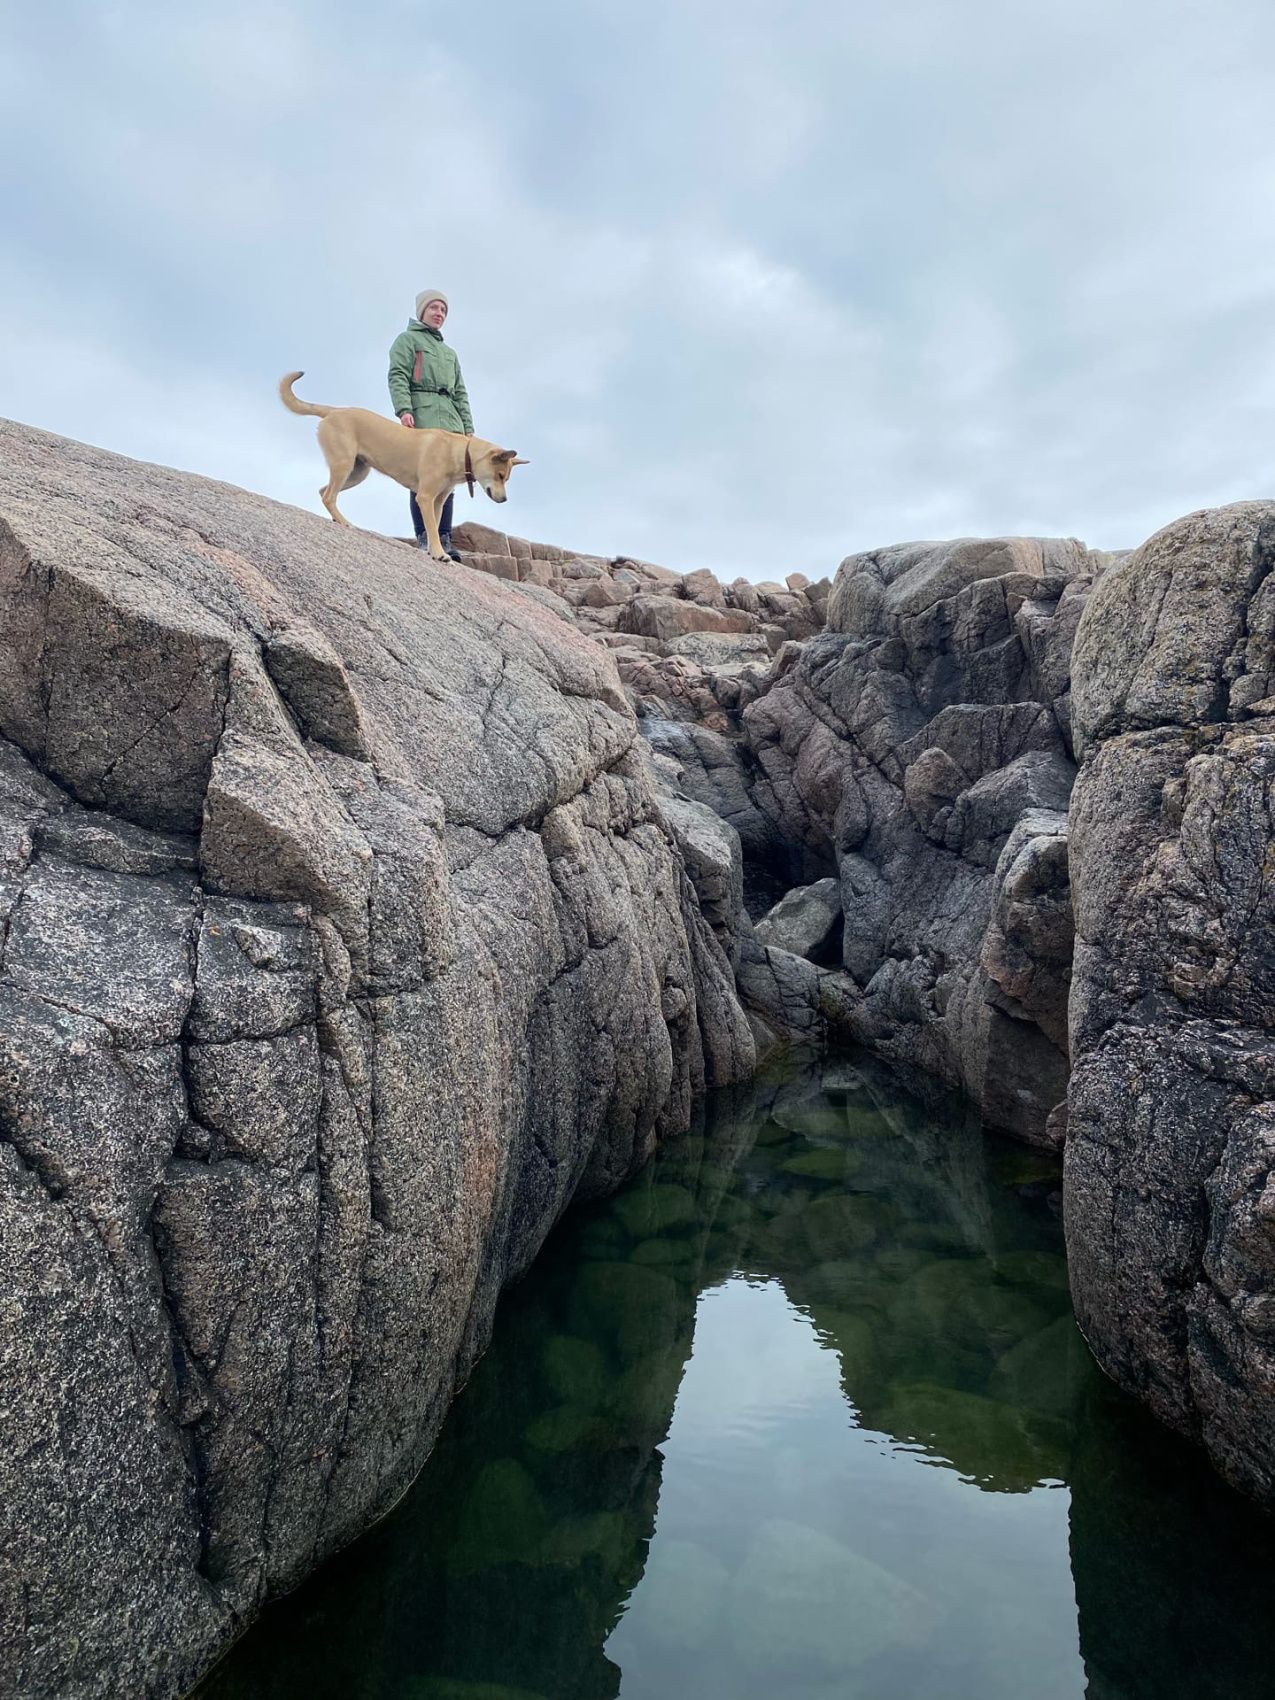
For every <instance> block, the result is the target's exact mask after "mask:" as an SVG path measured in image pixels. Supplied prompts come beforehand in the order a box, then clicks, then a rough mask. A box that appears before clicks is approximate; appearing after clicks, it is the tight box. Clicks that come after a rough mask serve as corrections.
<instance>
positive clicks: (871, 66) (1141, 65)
mask: <svg viewBox="0 0 1275 1700" xmlns="http://www.w3.org/2000/svg"><path fill="white" fill-rule="evenodd" d="M0 23H2V25H3V38H2V39H3V48H0V180H2V181H3V184H4V188H3V205H2V206H0V214H2V215H3V222H2V224H0V229H2V230H3V243H2V245H0V324H2V325H3V339H2V341H0V412H3V413H5V414H8V415H10V416H12V417H14V418H18V419H23V420H26V421H29V422H31V423H33V424H38V425H42V426H45V427H47V428H49V429H52V430H56V431H62V432H65V433H67V434H69V435H73V436H76V437H81V438H84V439H86V440H88V441H90V442H93V443H99V444H103V445H105V446H106V447H109V448H112V449H117V450H120V451H121V452H123V453H126V454H131V455H136V456H139V457H142V458H144V459H150V460H159V461H165V462H168V463H170V464H173V465H177V466H181V467H186V468H190V469H192V470H196V471H199V472H203V473H207V474H209V475H211V476H213V477H218V478H226V479H230V480H232V481H233V482H235V483H238V484H243V485H246V486H248V487H250V488H252V489H255V490H260V491H263V492H265V493H267V494H269V495H271V496H275V497H278V498H279V499H281V500H283V501H289V502H297V503H300V504H302V505H303V506H305V507H308V508H311V509H314V510H315V511H317V512H321V511H322V510H321V508H320V507H319V502H318V497H317V493H316V492H317V488H318V485H319V484H320V482H321V481H322V467H321V462H320V458H319V454H318V449H317V447H316V445H315V443H314V441H313V426H312V424H311V422H310V421H308V420H301V419H297V418H294V417H292V416H291V415H289V414H287V413H285V412H284V410H283V409H282V407H281V406H280V405H279V402H278V400H277V397H276V394H275V385H276V383H277V380H278V377H279V375H280V374H281V373H282V372H284V371H286V370H288V369H290V368H295V367H303V368H304V369H305V372H306V377H305V380H304V382H303V383H301V384H300V385H298V389H299V392H300V393H301V394H302V395H304V396H307V397H309V398H312V399H314V400H319V401H327V402H333V403H357V404H359V405H362V406H367V407H374V408H378V409H382V410H386V411H388V407H389V402H388V398H387V393H386V389H385V369H386V358H385V357H386V351H387V350H388V347H389V344H390V342H391V340H392V339H393V337H394V335H395V334H396V333H397V332H398V331H399V330H401V329H402V328H403V327H404V325H405V324H406V322H407V319H408V317H409V316H410V313H411V310H412V302H413V298H414V296H415V293H416V291H417V290H418V289H419V288H422V287H433V288H440V289H443V290H445V291H446V292H447V293H448V295H449V296H450V298H451V303H452V312H451V318H450V320H449V323H448V328H447V333H446V334H447V338H448V340H449V341H450V342H451V343H452V344H453V345H454V346H455V348H456V349H457V351H458V352H459V354H460V357H461V361H462V364H463V367H464V372H465V377H466V380H467V383H468V386H469V391H470V395H471V398H472V401H473V406H474V417H475V424H476V429H477V430H478V432H479V433H480V434H482V435H485V436H490V437H492V438H495V439H496V440H497V441H500V442H503V443H505V444H507V445H509V446H512V447H514V448H516V449H517V450H518V451H519V452H520V453H521V454H523V455H526V456H528V457H529V458H530V461H531V464H530V465H529V466H528V467H526V468H524V469H520V470H519V471H518V473H517V474H516V475H515V477H514V481H513V484H512V486H511V490H512V495H511V500H510V503H509V505H508V507H506V508H505V509H504V510H503V511H502V512H497V510H496V509H495V508H493V507H492V506H491V505H490V504H489V503H488V502H487V501H486V500H485V499H484V498H483V497H481V496H480V497H479V498H478V499H477V500H476V501H475V502H473V503H472V504H471V503H470V501H469V498H468V497H467V496H466V495H465V494H464V492H463V491H462V492H461V494H460V496H459V497H458V517H461V518H463V517H466V516H468V515H470V514H472V515H473V517H475V518H479V519H482V520H485V521H488V522H501V523H503V524H506V525H507V526H508V528H509V529H511V530H514V531H517V532H520V533H522V534H524V535H528V536H532V537H539V538H543V539H548V540H551V541H556V542H561V543H565V544H567V545H570V546H572V547H575V548H578V549H582V550H588V551H593V552H598V553H607V554H611V553H619V552H624V553H629V554H635V555H639V556H643V557H645V558H647V559H651V560H657V561H663V562H665V563H667V564H668V565H671V566H675V567H678V568H682V569H689V568H692V567H697V566H710V567H712V568H713V569H714V570H715V571H716V572H718V573H719V574H721V575H723V576H724V577H727V578H730V577H733V576H735V574H736V573H739V572H743V573H745V574H747V575H748V576H749V577H752V578H755V579H756V578H766V577H772V576H776V575H778V574H782V573H785V572H788V571H791V570H792V569H794V568H797V569H800V570H803V571H805V572H807V573H810V574H812V575H817V574H820V573H823V572H827V571H830V570H831V569H832V568H833V567H834V566H835V564H836V562H837V561H838V560H839V559H840V558H841V557H842V556H843V555H845V554H846V553H847V552H849V551H850V550H852V549H857V548H866V547H870V546H873V545H876V544H882V543H890V542H896V541H901V540H904V539H908V538H914V537H944V536H956V535H964V534H980V533H981V534H992V533H1002V532H1034V533H1064V534H1071V535H1076V536H1080V537H1083V538H1084V539H1085V540H1086V541H1088V542H1089V543H1091V544H1094V545H1097V546H1101V547H1108V548H1115V547H1121V546H1124V545H1129V544H1133V543H1137V542H1139V541H1141V539H1142V538H1144V537H1145V536H1147V535H1148V534H1149V533H1150V532H1151V531H1153V530H1155V529H1157V528H1158V527H1159V526H1161V525H1163V524H1165V523H1167V522H1168V521H1169V520H1171V519H1173V518H1175V517H1177V516H1178V515H1179V514H1181V513H1183V512H1186V511H1187V510H1189V509H1191V508H1194V507H1200V506H1203V505H1207V504H1213V503H1218V502H1225V501H1229V500H1233V499H1235V498H1237V497H1244V496H1258V495H1263V496H1270V495H1275V122H1273V121H1272V113H1273V112H1275V5H1272V4H1271V0H1207V3H1203V0H1200V3H1194V0H1192V3H1186V0H1066V4H1064V5H1058V4H1056V3H1054V4H1043V3H1037V0H872V3H871V4H868V3H850V4H845V3H839V0H796V3H789V4H780V3H778V0H769V3H767V4H758V3H756V0H646V3H645V4H642V5H633V4H624V5H621V4H618V3H616V4H606V3H602V0H591V3H586V0H574V3H571V0H486V3H485V4H482V5H474V4H470V3H466V4H464V5H457V6H454V7H445V6H439V5H428V6H426V5H421V4H414V3H412V0H364V3H363V4H362V5H361V6H360V7H354V6H351V5H350V4H349V3H348V0H342V3H341V4H335V3H328V0H312V3H303V0H285V3H282V4H277V5H271V4H269V3H261V0H251V3H248V4H241V3H240V0H218V4H216V5H215V6H210V5H204V4H201V3H199V0H188V3H187V4H185V5H183V6H174V5H173V4H172V3H171V0H165V3H164V4H163V5H150V4H144V3H135V0H123V3H112V0H93V3H92V4H76V3H71V0H44V4H42V5H31V4H21V5H20V4H16V3H15V0H8V3H7V4H5V5H3V6H0ZM344 505H345V508H346V511H347V512H348V514H349V517H350V518H351V519H352V520H354V521H355V522H356V523H357V524H362V525H367V526H370V527H373V528H377V529H387V530H391V531H395V532H401V531H402V530H403V529H404V528H405V522H404V514H403V510H404V508H405V505H406V497H405V496H404V495H403V493H402V492H400V491H399V490H398V489H397V487H395V486H393V485H390V484H388V483H387V482H386V481H384V480H382V479H379V478H373V479H369V480H368V482H367V483H365V484H364V485H362V486H361V487H360V488H358V489H357V490H353V491H351V492H350V493H349V494H348V495H347V496H346V497H345V498H344Z"/></svg>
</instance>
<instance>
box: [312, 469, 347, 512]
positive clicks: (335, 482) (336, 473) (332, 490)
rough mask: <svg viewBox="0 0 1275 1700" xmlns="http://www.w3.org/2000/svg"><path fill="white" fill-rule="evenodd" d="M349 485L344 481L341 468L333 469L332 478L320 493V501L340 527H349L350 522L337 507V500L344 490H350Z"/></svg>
mask: <svg viewBox="0 0 1275 1700" xmlns="http://www.w3.org/2000/svg"><path fill="white" fill-rule="evenodd" d="M349 487H350V486H349V484H348V483H347V482H346V481H345V480H344V478H343V476H342V473H341V470H340V468H339V467H333V469H332V476H331V478H329V479H328V481H327V483H326V484H325V485H324V486H323V488H322V489H321V490H320V491H319V500H320V501H321V502H322V503H323V505H324V507H325V508H326V509H327V510H328V512H329V513H330V514H331V515H332V518H333V519H334V520H335V521H336V523H337V524H338V525H349V523H350V522H349V520H348V519H346V517H345V515H344V514H343V513H342V512H341V510H340V508H338V507H337V505H336V499H337V497H338V496H339V495H340V493H341V491H342V490H348V489H349Z"/></svg>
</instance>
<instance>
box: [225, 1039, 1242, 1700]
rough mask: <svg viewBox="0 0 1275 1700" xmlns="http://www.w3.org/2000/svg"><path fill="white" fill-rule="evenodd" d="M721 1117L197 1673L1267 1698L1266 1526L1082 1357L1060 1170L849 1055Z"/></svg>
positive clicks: (360, 1687) (746, 1692) (651, 1695)
mask: <svg viewBox="0 0 1275 1700" xmlns="http://www.w3.org/2000/svg"><path fill="white" fill-rule="evenodd" d="M705 1117H706V1125H705V1126H704V1128H703V1130H702V1132H701V1133H700V1134H699V1135H697V1136H696V1137H693V1138H688V1139H685V1140H681V1141H678V1142H676V1143H675V1144H673V1145H670V1146H669V1147H667V1148H666V1149H665V1150H664V1151H663V1152H662V1153H661V1154H660V1155H659V1156H658V1157H657V1158H656V1160H655V1162H654V1163H652V1164H651V1165H650V1167H649V1168H648V1169H647V1170H646V1171H645V1172H644V1173H643V1174H642V1175H641V1176H640V1177H639V1178H638V1180H637V1181H636V1182H635V1183H634V1184H633V1185H632V1186H631V1187H629V1188H628V1189H627V1190H626V1191H625V1192H624V1193H622V1194H621V1195H619V1196H618V1197H616V1198H614V1199H612V1200H610V1201H609V1202H607V1203H606V1204H603V1205H600V1206H597V1207H594V1208H591V1209H590V1210H589V1211H588V1212H587V1213H579V1214H577V1215H575V1216H573V1217H572V1218H570V1219H569V1220H568V1222H567V1223H566V1224H564V1226H563V1228H562V1229H561V1230H560V1232H559V1233H558V1234H557V1235H556V1236H555V1237H554V1238H553V1240H551V1242H550V1244H549V1245H548V1246H547V1247H546V1248H545V1251H544V1253H543V1254H542V1256H541V1259H540V1261H539V1263H538V1264H537V1265H536V1267H535V1269H534V1270H533V1271H532V1273H531V1275H530V1276H529V1277H528V1278H527V1279H526V1281H524V1282H523V1283H522V1285H521V1286H519V1287H518V1288H516V1289H515V1290H514V1291H512V1292H511V1293H510V1294H508V1295H507V1297H506V1299H505V1300H504V1302H503V1305H502V1310H501V1314H500V1316H499V1318H498V1322H497V1329H496V1335H495V1339H494V1340H493V1342H492V1346H491V1349H490V1351H489V1352H488V1354H487V1356H486V1358H485V1359H484V1360H483V1362H482V1363H481V1364H480V1365H479V1367H478V1369H477V1370H476V1372H475V1374H474V1377H473V1380H472V1382H471V1384H470V1386H469V1387H468V1388H467V1389H466V1391H465V1393H464V1394H463V1395H462V1396H461V1398H460V1399H459V1400H458V1401H457V1404H456V1406H455V1409H454V1411H453V1413H452V1415H451V1417H450V1418H449V1420H448V1423H447V1426H446V1428H445V1430H444V1433H443V1436H442V1438H441V1440H440V1442H439V1445H438V1448H437V1450H436V1452H435V1454H434V1456H433V1458H432V1459H431V1461H430V1464H429V1466H428V1467H427V1469H426V1470H425V1472H424V1474H423V1475H422V1477H421V1479H420V1481H419V1482H418V1483H417V1485H416V1487H415V1488H414V1489H413V1490H412V1492H411V1494H410V1495H409V1496H408V1498H407V1499H406V1500H405V1501H404V1503H403V1504H402V1505H401V1506H400V1507H399V1509H398V1510H397V1511H396V1512H395V1513H394V1515H393V1516H392V1517H391V1518H389V1519H388V1520H387V1521H386V1522H385V1523H384V1524H382V1525H381V1526H380V1527H379V1528H378V1529H376V1530H374V1531H373V1532H372V1533H371V1534H370V1535H368V1536H366V1537H365V1538H364V1539H363V1540H362V1541H360V1542H359V1543H358V1544H357V1545H356V1546H355V1547H354V1548H352V1549H351V1550H350V1551H349V1552H347V1553H346V1554H344V1555H343V1556H342V1557H341V1558H339V1559H338V1560H336V1561H334V1562H333V1563H331V1564H329V1565H328V1566H326V1567H325V1568H324V1569H323V1570H322V1571H321V1572H320V1574H319V1575H318V1576H316V1577H315V1578H314V1579H313V1580H312V1581H311V1582H310V1583H308V1584H307V1585H306V1587H305V1588H304V1589H303V1590H302V1591H301V1592H300V1593H298V1594H297V1595H296V1596H294V1597H293V1599H291V1600H290V1601H288V1602H286V1603H285V1604H284V1605H282V1606H279V1607H276V1608H273V1609H272V1610H271V1611H269V1612H268V1613H267V1615H266V1617H265V1618H264V1620H263V1621H262V1623H261V1624H260V1625H259V1626H258V1627H257V1628H256V1629H255V1630H254V1631H253V1632H252V1633H251V1634H250V1635H249V1636H248V1637H247V1638H246V1639H245V1641H244V1642H243V1643H242V1644H241V1645H240V1647H239V1648H237V1649H236V1651H235V1652H234V1654H232V1656H231V1657H230V1659H229V1660H228V1661H227V1662H226V1663H225V1664H224V1665H223V1666H222V1667H221V1669H220V1670H218V1671H217V1672H216V1673H214V1675H213V1677H212V1678H211V1679H210V1681H209V1682H208V1683H207V1684H206V1686H205V1689H204V1690H203V1695H204V1697H205V1700H282V1697H284V1696H287V1697H288V1700H300V1697H301V1696H305V1697H306V1700H326V1697H329V1696H331V1697H333V1700H335V1697H336V1696H341V1697H343V1700H345V1697H358V1700H613V1697H614V1696H617V1695H620V1694H623V1696H624V1700H655V1697H656V1696H659V1697H660V1700H668V1697H670V1696H673V1697H680V1696H683V1695H694V1696H695V1697H696V1700H763V1697H765V1700H773V1697H774V1696H775V1695H782V1696H784V1697H785V1700H854V1697H856V1696H862V1697H863V1700H905V1697H907V1700H913V1697H915V1696H921V1695H924V1696H925V1697H926V1700H976V1697H977V1700H1001V1697H1004V1700H1021V1697H1022V1696H1024V1695H1030V1696H1032V1697H1033V1700H1052V1697H1055V1696H1057V1697H1059V1700H1062V1697H1072V1696H1076V1697H1079V1696H1082V1695H1088V1696H1089V1700H1187V1697H1188V1696H1189V1697H1190V1700H1210V1697H1212V1696H1218V1697H1221V1696H1223V1695H1225V1696H1227V1700H1256V1697H1257V1696H1259V1695H1262V1696H1267V1695H1269V1694H1270V1692H1271V1682H1270V1677H1269V1672H1270V1670H1271V1668H1272V1666H1271V1655H1272V1653H1275V1633H1272V1631H1270V1630H1268V1629H1267V1627H1266V1625H1267V1622H1268V1620H1269V1604H1268V1602H1269V1599H1270V1596H1271V1590H1272V1586H1273V1585H1275V1526H1272V1525H1271V1524H1270V1523H1268V1522H1267V1521H1266V1520H1264V1519H1263V1518H1261V1517H1260V1516H1259V1515H1258V1514H1257V1513H1256V1512H1254V1511H1252V1510H1250V1508H1248V1507H1247V1506H1246V1505H1245V1504H1244V1503H1243V1502H1241V1501H1239V1500H1238V1499H1237V1498H1235V1496H1233V1495H1232V1494H1230V1493H1229V1492H1228V1490H1226V1489H1225V1488H1223V1487H1222V1486H1221V1484H1220V1483H1219V1482H1217V1481H1216V1480H1215V1479H1214V1478H1213V1477H1212V1476H1211V1475H1210V1474H1209V1473H1208V1472H1207V1471H1206V1470H1205V1469H1204V1468H1203V1466H1202V1465H1201V1464H1200V1462H1199V1460H1198V1458H1197V1457H1196V1455H1195V1454H1194V1453H1193V1452H1191V1451H1190V1450H1189V1449H1187V1448H1185V1447H1182V1446H1181V1445H1180V1444H1179V1443H1177V1442H1176V1441H1175V1440H1173V1439H1172V1438H1171V1437H1170V1436H1168V1435H1166V1434H1164V1433H1163V1432H1162V1431H1160V1430H1159V1429H1158V1428H1156V1427H1155V1426H1154V1425H1153V1424H1151V1423H1150V1421H1149V1420H1148V1419H1145V1418H1143V1416H1142V1415H1141V1413H1140V1412H1138V1411H1137V1410H1136V1409H1135V1408H1134V1407H1132V1405H1131V1404H1130V1403H1129V1402H1127V1401H1126V1400H1124V1399H1123V1398H1122V1396H1121V1395H1119V1394H1118V1393H1117V1392H1116V1391H1115V1390H1114V1389H1112V1388H1110V1387H1109V1386H1108V1385H1107V1384H1106V1383H1105V1382H1104V1381H1103V1380H1102V1378H1101V1377H1100V1376H1099V1375H1098V1373H1097V1371H1096V1370H1095V1369H1094V1368H1093V1366H1092V1363H1091V1360H1090V1359H1089V1357H1088V1354H1087V1353H1086V1351H1085V1349H1084V1346H1083V1344H1082V1342H1081V1341H1080V1339H1079V1336H1078V1335H1077V1333H1076V1330H1075V1327H1074V1324H1073V1323H1072V1320H1071V1310H1070V1305H1069V1302H1068V1297H1067V1288H1066V1271H1065V1266H1064V1262H1063V1256H1062V1234H1061V1229H1060V1226H1059V1223H1058V1219H1057V1200H1058V1172H1057V1167H1056V1164H1055V1163H1054V1162H1053V1160H1052V1159H1050V1158H1047V1157H1042V1156H1040V1155H1038V1154H1036V1153H1033V1152H1030V1151H1027V1150H1025V1149H1022V1148H1019V1147H1013V1146H1008V1145H1001V1144H1000V1143H997V1142H991V1141H987V1140H985V1139H984V1138H983V1136H982V1135H981V1134H980V1132H979V1130H978V1127H977V1125H976V1123H975V1122H974V1121H973V1119H972V1118H971V1116H970V1115H969V1114H968V1112H966V1111H965V1110H964V1109H963V1108H962V1107H960V1106H959V1105H956V1104H953V1103H951V1102H940V1103H934V1102H931V1103H929V1104H928V1105H927V1104H924V1103H922V1102H921V1101H920V1100H919V1099H917V1098H914V1097H912V1096H910V1095H908V1093H907V1092H905V1091H904V1090H903V1088H902V1087H901V1085H900V1082H899V1080H898V1078H897V1077H896V1076H894V1075H892V1074H890V1073H889V1072H887V1071H886V1070H885V1069H883V1068H882V1067H881V1066H880V1065H878V1064H875V1063H872V1062H870V1061H866V1060H862V1059H856V1063H855V1065H854V1066H850V1065H849V1064H846V1063H841V1064H833V1065H824V1066H823V1067H822V1068H820V1067H819V1066H818V1065H816V1064H814V1063H811V1062H808V1061H807V1062H790V1063H789V1064H787V1065H786V1068H785V1070H784V1071H783V1072H782V1073H781V1074H780V1075H779V1076H778V1077H774V1078H771V1079H770V1080H769V1081H766V1082H760V1083H757V1084H755V1085H754V1086H753V1087H751V1088H748V1089H746V1090H744V1091H742V1092H736V1093H732V1094H729V1095H727V1094H723V1095H720V1096H719V1097H718V1098H716V1099H715V1100H713V1101H712V1102H711V1103H710V1105H709V1106H708V1107H707V1109H706V1112H705ZM692 1339H693V1340H694V1354H693V1355H692V1351H691V1347H692Z"/></svg>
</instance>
